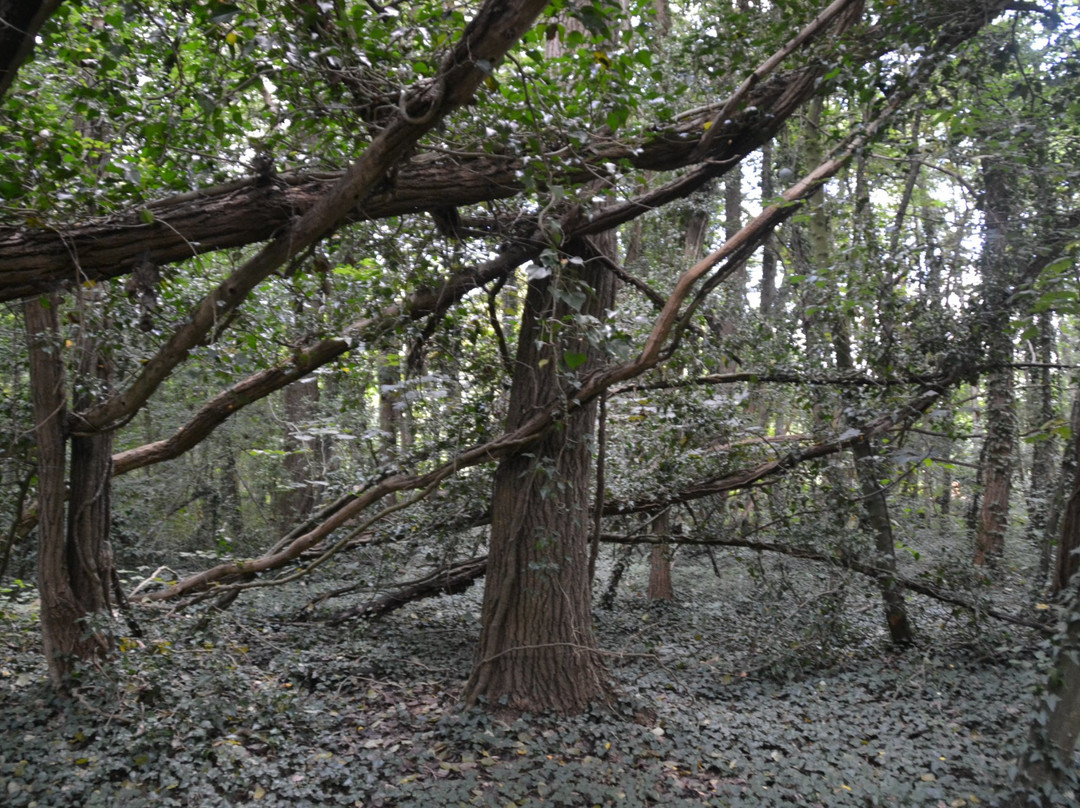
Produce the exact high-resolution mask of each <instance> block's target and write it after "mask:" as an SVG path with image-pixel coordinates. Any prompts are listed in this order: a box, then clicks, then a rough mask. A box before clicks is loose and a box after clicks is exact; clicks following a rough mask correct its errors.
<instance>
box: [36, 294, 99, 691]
mask: <svg viewBox="0 0 1080 808" xmlns="http://www.w3.org/2000/svg"><path fill="white" fill-rule="evenodd" d="M58 304H59V301H58V299H57V298H56V297H55V296H53V297H50V298H36V299H33V300H30V301H28V302H27V303H26V305H25V309H24V311H25V317H26V332H27V340H28V343H29V354H30V380H31V398H32V401H33V408H34V423H35V429H34V432H35V436H36V439H37V444H38V514H39V516H38V591H39V593H40V595H41V629H42V638H43V642H44V650H45V658H46V661H47V663H48V666H49V676H50V678H51V679H52V681H53V683H54V684H55V685H57V686H58V687H63V686H65V684H66V683H67V680H68V677H69V676H70V674H71V672H72V670H73V667H74V665H75V663H76V661H77V660H93V659H100V658H102V657H103V656H104V655H105V654H107V653H108V652H109V650H110V649H111V647H112V639H111V636H110V633H109V632H108V631H107V630H105V629H104V628H103V626H102V625H101V624H100V622H99V621H102V622H104V621H108V620H109V619H110V618H111V612H112V604H111V601H110V598H109V592H110V587H111V585H112V575H113V567H112V557H111V552H110V550H109V545H108V526H109V500H110V497H109V492H110V482H109V477H110V472H111V458H112V439H111V435H109V434H92V435H86V436H76V437H74V438H73V439H72V440H71V492H70V505H69V510H68V512H67V519H65V502H64V500H65V488H66V480H65V472H66V443H67V432H66V427H65V420H66V417H67V401H66V393H65V390H64V357H63V351H62V348H61V338H60V333H59V324H58V322H57V307H58ZM81 347H82V348H83V351H84V354H83V363H82V371H83V372H84V373H85V374H86V376H87V377H89V378H94V379H98V380H102V381H104V376H106V375H107V373H106V369H105V366H104V364H103V361H102V358H101V356H100V355H99V354H98V352H97V351H96V349H95V346H94V345H93V340H92V339H88V340H83V345H82V346H81ZM90 386H91V385H87V387H88V388H89V387H90Z"/></svg>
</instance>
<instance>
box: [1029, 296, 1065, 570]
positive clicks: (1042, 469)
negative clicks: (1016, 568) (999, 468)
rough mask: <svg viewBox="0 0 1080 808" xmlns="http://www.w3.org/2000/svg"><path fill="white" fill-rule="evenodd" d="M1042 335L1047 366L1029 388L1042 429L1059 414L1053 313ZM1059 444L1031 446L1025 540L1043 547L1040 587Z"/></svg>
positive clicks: (1035, 422) (1043, 440)
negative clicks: (1053, 369)
mask: <svg viewBox="0 0 1080 808" xmlns="http://www.w3.org/2000/svg"><path fill="white" fill-rule="evenodd" d="M1038 325H1039V336H1038V339H1037V341H1036V345H1035V348H1036V357H1035V358H1036V360H1037V361H1038V362H1041V363H1043V364H1044V365H1046V366H1045V367H1039V368H1032V369H1030V370H1029V371H1028V389H1029V390H1031V391H1032V392H1033V394H1034V399H1035V400H1034V401H1033V402H1032V404H1031V410H1032V412H1031V427H1032V428H1033V429H1036V430H1039V429H1042V428H1044V427H1045V426H1046V425H1047V424H1049V423H1050V422H1051V421H1052V420H1053V419H1054V417H1055V415H1056V412H1055V410H1056V401H1055V399H1056V396H1055V395H1054V384H1053V381H1052V378H1051V374H1050V367H1049V365H1050V363H1051V362H1053V359H1054V357H1053V352H1054V327H1053V323H1052V321H1051V315H1050V312H1049V311H1044V312H1042V313H1041V314H1039V315H1038ZM1057 444H1058V441H1057V439H1056V437H1055V435H1054V433H1052V432H1051V433H1050V434H1048V435H1045V434H1044V435H1042V436H1039V439H1038V440H1037V441H1036V442H1035V444H1034V445H1033V446H1032V447H1031V473H1030V474H1029V475H1028V490H1027V497H1026V505H1027V514H1028V524H1027V531H1026V535H1025V539H1026V540H1027V541H1028V542H1030V543H1031V544H1033V545H1034V546H1036V547H1038V548H1039V567H1038V576H1037V584H1036V585H1037V587H1039V588H1041V587H1043V586H1044V585H1045V584H1046V579H1047V574H1048V572H1049V569H1050V554H1051V548H1052V545H1051V543H1050V542H1049V541H1047V534H1046V525H1047V521H1048V518H1049V515H1050V507H1051V499H1052V497H1053V495H1054V483H1055V482H1056V477H1057V474H1056V468H1055V466H1056V465H1057V463H1056V460H1057V454H1058V446H1057Z"/></svg>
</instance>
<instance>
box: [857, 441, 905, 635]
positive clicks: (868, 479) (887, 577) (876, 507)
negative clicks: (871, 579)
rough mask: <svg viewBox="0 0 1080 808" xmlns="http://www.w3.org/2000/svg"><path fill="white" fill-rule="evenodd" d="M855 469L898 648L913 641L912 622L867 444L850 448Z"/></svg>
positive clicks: (889, 623)
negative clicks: (905, 601) (897, 579)
mask: <svg viewBox="0 0 1080 808" xmlns="http://www.w3.org/2000/svg"><path fill="white" fill-rule="evenodd" d="M851 453H852V455H854V457H855V468H856V473H857V475H858V478H859V487H860V489H861V490H862V496H863V500H862V504H863V511H864V512H865V513H866V521H867V523H868V524H869V525H870V528H871V529H872V530H873V533H874V550H875V555H874V566H876V567H879V568H881V569H884V570H886V571H885V572H883V573H882V574H880V575H879V576H878V588H879V589H880V590H881V601H882V604H883V605H884V607H885V624H886V625H887V626H888V627H889V638H890V639H891V640H892V641H893V642H894V643H895V644H897V645H906V644H908V643H910V642H911V640H912V635H913V632H912V628H911V622H910V621H909V620H908V616H907V607H906V606H905V604H904V590H903V588H902V587H900V586H899V585H898V584H897V582H896V542H895V541H894V539H893V532H892V520H891V519H890V518H889V502H888V500H887V499H886V497H885V492H884V491H883V490H882V488H881V485H880V483H879V482H878V477H879V476H880V475H879V473H878V469H877V465H878V460H877V458H876V457H875V455H874V452H873V450H872V449H871V448H870V446H869V445H868V444H867V443H866V441H859V442H858V443H856V444H855V445H853V446H852V447H851Z"/></svg>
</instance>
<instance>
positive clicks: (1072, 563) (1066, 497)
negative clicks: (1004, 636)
mask: <svg viewBox="0 0 1080 808" xmlns="http://www.w3.org/2000/svg"><path fill="white" fill-rule="evenodd" d="M1069 424H1070V426H1071V428H1072V434H1073V437H1074V438H1076V436H1077V435H1080V390H1077V391H1076V394H1075V397H1074V398H1073V404H1072V414H1071V415H1070V416H1069ZM1078 449H1080V440H1075V439H1074V440H1072V441H1070V442H1069V443H1068V444H1067V445H1066V446H1065V449H1064V451H1063V452H1062V455H1061V469H1060V471H1059V472H1058V482H1057V485H1055V486H1054V493H1053V497H1052V499H1053V502H1052V505H1051V508H1050V514H1049V517H1048V518H1047V520H1046V544H1047V546H1049V545H1050V543H1051V542H1054V543H1056V544H1057V559H1056V561H1055V562H1054V577H1053V582H1052V585H1051V589H1052V591H1053V592H1054V594H1057V593H1058V592H1062V591H1064V590H1065V589H1066V587H1068V585H1069V580H1070V579H1071V578H1072V577H1073V575H1074V574H1075V573H1076V571H1077V569H1078V568H1080V556H1078V555H1077V552H1080V530H1073V531H1071V532H1067V531H1062V530H1059V526H1060V525H1061V523H1062V518H1063V517H1062V514H1063V513H1064V514H1066V517H1065V520H1066V521H1067V514H1068V512H1069V509H1070V508H1072V507H1075V504H1076V487H1075V486H1073V487H1072V488H1069V486H1070V485H1071V484H1072V480H1073V478H1074V477H1078V476H1080V452H1078V451H1077V450H1078ZM1074 524H1075V523H1074Z"/></svg>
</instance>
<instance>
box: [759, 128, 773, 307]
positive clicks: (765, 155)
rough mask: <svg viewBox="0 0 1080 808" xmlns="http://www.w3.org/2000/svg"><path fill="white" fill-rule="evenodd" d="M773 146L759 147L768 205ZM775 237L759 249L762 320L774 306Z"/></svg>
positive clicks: (771, 181)
mask: <svg viewBox="0 0 1080 808" xmlns="http://www.w3.org/2000/svg"><path fill="white" fill-rule="evenodd" d="M772 161H773V146H772V141H771V140H770V141H769V142H768V143H766V144H765V145H764V146H762V147H761V198H762V200H764V201H765V203H768V201H769V200H770V199H772V198H773V197H774V196H776V185H775V182H774V180H773V170H772ZM776 258H777V255H776V236H775V235H772V236H769V238H767V239H766V240H765V244H764V246H762V248H761V298H760V303H759V305H758V310H759V311H760V312H761V317H762V319H767V318H768V317H769V315H770V314H772V310H773V307H774V306H775V304H776Z"/></svg>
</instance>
